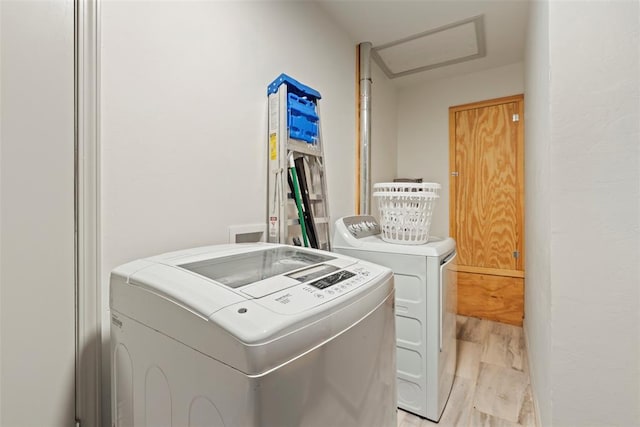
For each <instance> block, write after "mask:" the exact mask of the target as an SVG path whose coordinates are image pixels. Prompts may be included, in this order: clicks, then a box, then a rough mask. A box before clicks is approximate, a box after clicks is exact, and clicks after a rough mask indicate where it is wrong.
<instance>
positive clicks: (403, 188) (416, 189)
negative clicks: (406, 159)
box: [373, 182, 441, 245]
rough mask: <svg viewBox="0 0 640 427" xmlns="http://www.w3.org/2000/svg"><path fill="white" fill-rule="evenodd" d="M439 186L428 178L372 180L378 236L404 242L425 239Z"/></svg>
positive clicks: (438, 195) (412, 243)
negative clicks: (378, 222)
mask: <svg viewBox="0 0 640 427" xmlns="http://www.w3.org/2000/svg"><path fill="white" fill-rule="evenodd" d="M440 188H441V186H440V184H436V183H428V182H425V183H406V182H385V183H379V184H375V185H374V190H375V191H374V193H373V197H374V199H375V200H376V201H377V203H378V210H379V211H380V231H381V237H382V240H384V241H386V242H390V243H399V244H405V245H421V244H423V243H427V241H428V240H429V229H430V228H431V218H432V216H433V209H434V207H435V203H436V200H438V198H439V197H440V194H439V193H440Z"/></svg>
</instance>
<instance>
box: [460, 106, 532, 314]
mask: <svg viewBox="0 0 640 427" xmlns="http://www.w3.org/2000/svg"><path fill="white" fill-rule="evenodd" d="M523 105H524V98H523V96H522V95H517V96H512V97H507V98H500V99H495V100H489V101H483V102H478V103H474V104H467V105H461V106H457V107H451V108H450V109H449V133H450V134H449V138H450V144H449V156H450V160H449V162H450V170H451V183H450V184H451V185H450V192H451V193H450V203H451V206H450V224H451V225H450V234H451V236H452V237H453V238H454V239H455V240H456V243H457V249H458V262H457V266H456V270H457V271H458V272H459V273H460V277H461V278H464V280H462V279H460V293H459V295H458V313H460V314H465V315H469V316H477V317H483V318H489V319H492V320H498V321H503V322H507V323H512V324H521V322H522V318H523V315H524V313H523V307H524V304H523V295H524V291H523V288H524V279H523V278H524V263H523V247H524V235H523V230H524V215H523V212H524V208H523V200H524V194H523V193H524V186H523V176H524V173H523V164H524V160H523V150H524V129H523V127H524V124H523V111H524V107H523ZM507 285H508V286H507Z"/></svg>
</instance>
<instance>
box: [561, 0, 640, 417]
mask: <svg viewBox="0 0 640 427" xmlns="http://www.w3.org/2000/svg"><path fill="white" fill-rule="evenodd" d="M638 8H639V3H638V2H637V1H619V2H580V3H574V2H550V4H549V40H550V44H549V54H550V65H551V92H550V104H551V128H550V139H551V152H550V160H551V161H550V163H551V169H550V174H551V175H550V178H551V185H552V190H551V197H550V202H551V203H550V204H551V233H552V237H551V252H550V254H551V272H550V276H551V286H552V301H551V319H552V327H551V328H552V341H551V346H552V363H551V372H550V373H549V374H550V375H551V378H553V389H552V396H553V397H552V399H553V423H554V425H567V424H573V425H587V424H589V425H624V426H629V425H640V405H639V403H640V363H639V361H640V353H639V347H638V345H639V344H640V318H639V315H638V313H640V300H639V298H640V291H639V283H640V272H639V271H638V261H639V260H640V161H639V160H640V158H639V154H640V151H639V150H640V143H639V141H640V119H639V118H640V108H639V105H638V99H639V97H640V91H639V85H640V50H639V49H638V46H639V45H640V39H639V30H640V19H639V13H638V12H639V11H638ZM576 16H580V19H575V17H576ZM595 29H597V30H595Z"/></svg>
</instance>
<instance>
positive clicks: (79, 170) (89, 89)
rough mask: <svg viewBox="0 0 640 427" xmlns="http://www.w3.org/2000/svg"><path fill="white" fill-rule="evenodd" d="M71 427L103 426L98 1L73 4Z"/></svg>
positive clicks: (88, 0)
mask: <svg viewBox="0 0 640 427" xmlns="http://www.w3.org/2000/svg"><path fill="white" fill-rule="evenodd" d="M75 17H76V21H75V46H76V54H75V65H76V68H75V69H76V75H75V84H76V86H75V87H76V98H75V103H76V147H75V148H76V159H75V204H76V206H75V208H76V209H75V216H76V218H75V219H76V236H75V237H76V350H77V353H76V423H78V422H79V423H80V425H81V426H82V427H86V426H100V425H101V424H102V422H101V421H102V420H101V417H102V414H101V399H102V369H101V363H102V362H101V361H102V345H101V341H102V339H101V292H100V286H99V284H100V277H99V271H100V233H99V230H100V209H99V207H100V206H99V201H100V185H99V184H100V182H99V181H100V179H99V178H100V174H99V166H100V161H99V159H100V151H99V117H100V115H99V57H100V49H99V46H100V44H99V0H75Z"/></svg>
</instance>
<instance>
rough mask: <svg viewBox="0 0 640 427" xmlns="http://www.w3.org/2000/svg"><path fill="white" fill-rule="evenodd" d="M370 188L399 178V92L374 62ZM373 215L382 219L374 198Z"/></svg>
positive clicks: (372, 202) (372, 200)
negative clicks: (397, 173)
mask: <svg viewBox="0 0 640 427" xmlns="http://www.w3.org/2000/svg"><path fill="white" fill-rule="evenodd" d="M371 80H372V83H371V188H372V191H373V184H375V183H377V182H391V181H393V179H394V178H397V175H396V167H397V153H398V141H397V138H398V123H397V117H398V110H397V108H398V106H397V90H396V88H395V86H394V85H393V83H392V81H391V80H389V79H388V78H387V76H386V75H385V74H384V72H383V71H382V70H381V69H380V67H379V66H378V64H376V63H375V61H371ZM371 213H372V214H373V215H374V216H375V217H376V218H379V215H378V205H377V202H376V200H375V199H374V198H372V199H371Z"/></svg>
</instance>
